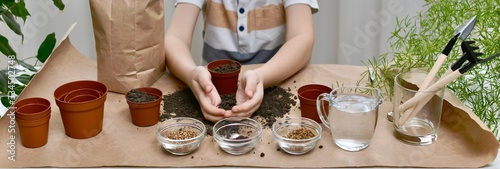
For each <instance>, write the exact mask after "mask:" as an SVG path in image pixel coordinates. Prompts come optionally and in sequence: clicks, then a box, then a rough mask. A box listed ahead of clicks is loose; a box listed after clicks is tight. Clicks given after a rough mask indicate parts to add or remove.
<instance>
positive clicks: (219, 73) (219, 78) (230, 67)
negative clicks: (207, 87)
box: [207, 59, 241, 95]
mask: <svg viewBox="0 0 500 169" xmlns="http://www.w3.org/2000/svg"><path fill="white" fill-rule="evenodd" d="M207 68H208V71H209V72H210V74H211V75H212V82H213V83H214V85H215V88H216V89H217V92H219V94H221V95H223V94H231V93H235V92H236V90H237V89H238V77H239V74H240V70H241V64H240V63H239V62H237V61H234V60H229V59H224V60H215V61H212V62H210V63H208V65H207Z"/></svg>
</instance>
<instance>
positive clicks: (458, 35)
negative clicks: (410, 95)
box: [399, 16, 476, 114]
mask: <svg viewBox="0 0 500 169" xmlns="http://www.w3.org/2000/svg"><path fill="white" fill-rule="evenodd" d="M475 25H476V16H474V17H472V18H471V19H469V20H468V21H467V22H465V23H464V24H462V25H460V26H459V27H457V28H456V29H455V32H454V33H453V38H451V39H450V40H449V41H448V44H446V47H445V48H444V49H443V51H442V52H441V54H440V55H439V57H438V58H437V60H436V62H435V63H434V65H433V66H432V68H431V70H430V71H429V74H428V75H427V76H426V77H425V79H424V81H423V82H422V84H421V85H420V89H419V91H420V90H423V89H426V88H427V87H429V85H430V83H431V81H432V79H433V78H434V77H435V76H436V74H437V72H438V71H439V69H440V68H441V66H442V65H443V63H444V62H445V61H446V58H447V57H448V55H449V54H450V52H451V50H452V49H453V47H454V46H455V43H456V42H457V40H458V39H461V40H462V42H463V41H465V39H466V38H467V37H468V36H469V34H470V33H471V32H472V30H473V29H474V26H475ZM415 104H416V102H406V103H404V104H402V105H400V106H399V108H400V110H401V111H402V112H405V114H410V112H413V111H414V110H413V108H414V107H415Z"/></svg>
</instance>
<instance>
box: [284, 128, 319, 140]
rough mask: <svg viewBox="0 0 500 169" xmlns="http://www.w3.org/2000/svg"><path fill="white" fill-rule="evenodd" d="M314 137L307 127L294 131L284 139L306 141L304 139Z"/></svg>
mask: <svg viewBox="0 0 500 169" xmlns="http://www.w3.org/2000/svg"><path fill="white" fill-rule="evenodd" d="M314 136H315V135H314V133H313V132H312V131H311V130H309V129H307V128H305V127H301V128H298V129H295V130H292V132H290V133H288V134H287V135H286V136H284V137H286V138H289V139H296V140H304V139H308V138H313V137H314Z"/></svg>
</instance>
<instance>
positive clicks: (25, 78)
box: [16, 74, 33, 85]
mask: <svg viewBox="0 0 500 169" xmlns="http://www.w3.org/2000/svg"><path fill="white" fill-rule="evenodd" d="M31 78H33V76H30V75H27V74H22V75H20V76H17V77H16V79H17V80H19V82H21V83H23V84H25V85H27V84H28V83H29V82H30V81H31Z"/></svg>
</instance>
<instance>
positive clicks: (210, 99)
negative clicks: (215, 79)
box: [188, 66, 230, 122]
mask: <svg viewBox="0 0 500 169" xmlns="http://www.w3.org/2000/svg"><path fill="white" fill-rule="evenodd" d="M190 79H191V80H190V84H188V85H189V87H190V88H191V91H192V92H193V94H194V96H195V97H196V99H197V100H198V102H199V103H200V107H201V112H202V113H203V116H204V117H205V119H207V120H209V121H212V122H217V121H219V120H221V119H222V118H224V114H230V113H229V112H228V111H225V110H224V109H220V108H218V107H217V106H218V105H219V104H220V103H221V98H220V95H219V93H218V92H217V89H216V88H215V86H214V84H213V83H212V80H211V76H210V72H209V71H208V70H207V69H206V68H205V67H202V66H198V67H196V68H195V69H194V70H193V71H191V76H190Z"/></svg>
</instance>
